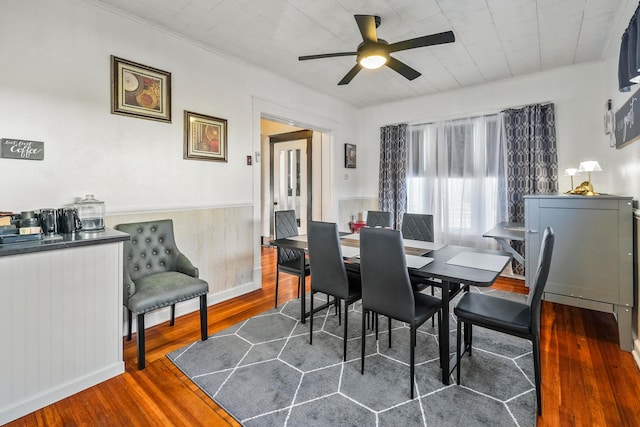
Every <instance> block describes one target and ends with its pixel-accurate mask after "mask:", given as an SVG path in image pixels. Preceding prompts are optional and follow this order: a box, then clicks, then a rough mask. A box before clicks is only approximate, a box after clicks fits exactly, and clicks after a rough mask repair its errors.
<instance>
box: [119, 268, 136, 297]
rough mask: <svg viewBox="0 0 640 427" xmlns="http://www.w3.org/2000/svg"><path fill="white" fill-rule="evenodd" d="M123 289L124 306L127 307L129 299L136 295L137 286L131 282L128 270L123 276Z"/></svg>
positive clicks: (125, 270)
mask: <svg viewBox="0 0 640 427" xmlns="http://www.w3.org/2000/svg"><path fill="white" fill-rule="evenodd" d="M122 287H123V292H122V304H123V305H125V306H126V305H127V304H129V297H130V296H132V295H133V294H135V293H136V284H135V283H134V281H133V280H131V277H130V276H129V272H128V271H127V269H126V268H125V269H124V272H123V274H122Z"/></svg>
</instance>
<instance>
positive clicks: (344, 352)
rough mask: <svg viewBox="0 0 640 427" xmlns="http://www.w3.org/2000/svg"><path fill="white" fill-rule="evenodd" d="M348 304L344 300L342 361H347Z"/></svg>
mask: <svg viewBox="0 0 640 427" xmlns="http://www.w3.org/2000/svg"><path fill="white" fill-rule="evenodd" d="M348 311H349V304H347V300H344V335H343V336H342V361H343V362H346V361H347V319H348V317H347V316H348V314H349V313H348Z"/></svg>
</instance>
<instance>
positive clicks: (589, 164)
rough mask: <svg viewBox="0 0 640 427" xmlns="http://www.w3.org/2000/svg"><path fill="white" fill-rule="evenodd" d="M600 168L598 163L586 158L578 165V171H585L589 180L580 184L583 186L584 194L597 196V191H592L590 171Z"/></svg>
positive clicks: (597, 170)
mask: <svg viewBox="0 0 640 427" xmlns="http://www.w3.org/2000/svg"><path fill="white" fill-rule="evenodd" d="M601 171H602V168H601V167H600V164H599V163H598V162H597V161H595V160H588V161H586V162H580V166H578V172H587V173H588V174H589V180H588V181H586V182H583V183H582V186H584V187H585V190H586V191H585V192H584V193H583V194H584V195H585V196H597V195H598V193H596V192H595V191H593V185H591V172H601Z"/></svg>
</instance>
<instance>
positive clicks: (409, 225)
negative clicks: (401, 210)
mask: <svg viewBox="0 0 640 427" xmlns="http://www.w3.org/2000/svg"><path fill="white" fill-rule="evenodd" d="M402 237H404V238H405V239H411V240H422V241H423V242H433V215H428V214H412V213H405V214H404V215H403V216H402Z"/></svg>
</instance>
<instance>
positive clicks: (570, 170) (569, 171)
mask: <svg viewBox="0 0 640 427" xmlns="http://www.w3.org/2000/svg"><path fill="white" fill-rule="evenodd" d="M576 173H578V168H567V169H565V170H564V174H565V175H569V176H570V177H571V188H570V189H569V191H567V194H575V193H576V190H575V187H574V186H573V176H574V175H575V174H576Z"/></svg>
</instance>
